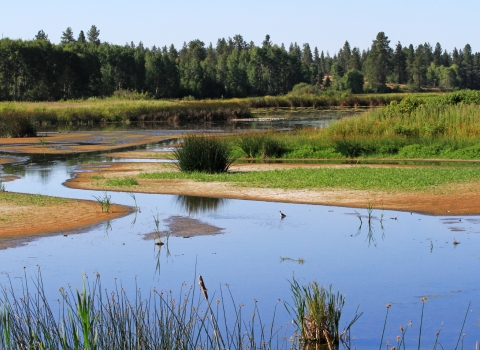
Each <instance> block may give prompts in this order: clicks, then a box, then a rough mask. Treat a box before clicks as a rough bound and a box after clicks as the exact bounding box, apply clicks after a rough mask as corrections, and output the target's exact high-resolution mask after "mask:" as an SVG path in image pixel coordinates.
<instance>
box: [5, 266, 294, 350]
mask: <svg viewBox="0 0 480 350" xmlns="http://www.w3.org/2000/svg"><path fill="white" fill-rule="evenodd" d="M22 288H23V290H22V295H17V294H16V293H15V291H14V288H13V286H12V283H10V286H9V287H8V288H7V287H4V288H3V289H2V291H1V293H0V306H1V307H0V348H2V349H8V350H17V349H65V350H66V349H90V350H93V349H185V350H187V349H188V350H189V349H219V348H223V349H247V348H250V349H273V348H275V347H283V348H287V347H288V345H289V344H288V343H287V342H288V341H287V340H286V339H284V338H283V337H282V336H280V334H279V330H280V329H276V328H275V326H274V318H273V320H272V323H271V324H264V323H263V322H262V320H261V318H260V314H259V309H258V306H257V304H255V307H254V309H253V315H252V316H251V318H249V319H244V317H243V305H240V306H239V307H238V306H236V305H235V303H234V299H233V296H232V294H231V292H230V289H229V288H228V287H227V288H228V294H229V295H230V299H231V301H232V307H231V308H230V309H233V313H232V314H231V315H230V314H228V315H227V311H226V310H227V307H230V303H229V302H228V300H225V298H224V294H223V291H222V290H221V292H220V297H219V299H218V300H215V301H209V300H208V299H204V298H203V297H201V295H200V294H199V293H198V292H197V288H196V287H195V284H194V285H193V286H191V287H190V288H184V287H182V290H181V291H180V293H179V295H177V294H176V293H175V295H174V294H173V292H172V291H170V292H163V291H158V290H156V289H154V290H153V291H152V292H151V293H150V294H149V296H148V297H147V298H145V297H144V296H143V295H142V294H141V291H140V289H137V291H136V293H135V295H134V298H133V300H131V299H129V298H128V296H127V294H126V291H125V290H124V288H123V287H122V286H121V285H120V286H119V285H117V284H115V288H114V290H113V291H107V290H104V289H103V288H102V285H101V280H100V275H99V274H97V275H96V278H95V279H94V281H93V282H92V283H90V282H89V281H88V279H87V278H84V280H83V284H82V288H81V290H80V291H79V290H73V289H72V288H71V287H70V288H68V289H64V288H61V289H60V298H59V300H58V305H57V306H56V307H52V306H51V305H50V304H49V298H47V296H46V295H45V292H44V287H43V281H42V278H41V274H40V273H39V274H38V277H37V279H36V280H34V288H33V290H31V288H30V285H29V283H28V279H27V276H25V279H24V280H23V285H22ZM205 290H206V289H205ZM214 297H215V294H214V293H212V299H213V298H214ZM224 304H227V306H225V305H224ZM56 313H58V316H57V317H55V316H54V315H55V314H56ZM274 314H275V313H274ZM220 319H221V320H225V321H222V322H220V321H219V320H220ZM230 321H232V322H230Z"/></svg>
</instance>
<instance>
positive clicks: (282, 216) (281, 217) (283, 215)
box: [280, 210, 286, 220]
mask: <svg viewBox="0 0 480 350" xmlns="http://www.w3.org/2000/svg"><path fill="white" fill-rule="evenodd" d="M284 217H286V215H285V214H284V213H282V211H281V210H280V220H282V219H283V218H284Z"/></svg>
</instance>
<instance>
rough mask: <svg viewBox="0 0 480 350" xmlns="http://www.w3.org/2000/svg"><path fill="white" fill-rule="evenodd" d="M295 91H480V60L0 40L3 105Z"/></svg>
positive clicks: (385, 50) (408, 52)
mask: <svg viewBox="0 0 480 350" xmlns="http://www.w3.org/2000/svg"><path fill="white" fill-rule="evenodd" d="M299 83H305V84H309V85H312V86H314V87H316V88H318V91H322V90H326V89H333V90H348V91H351V92H353V93H359V92H364V91H366V92H385V91H388V90H389V89H391V86H392V85H391V84H407V85H408V86H409V88H410V89H413V90H420V89H422V88H424V87H440V88H445V89H455V88H468V89H480V53H478V52H477V53H473V52H472V49H471V47H470V45H469V44H467V45H465V46H464V48H463V49H460V50H457V49H456V48H454V50H453V51H452V52H448V51H447V50H444V49H443V48H442V46H441V45H440V43H437V44H436V45H435V47H432V46H431V45H430V44H429V43H425V44H420V45H417V46H416V47H414V46H413V45H412V44H410V45H409V46H403V45H402V44H401V43H400V42H398V43H397V44H396V45H395V47H394V48H392V47H391V46H390V41H389V39H388V37H387V36H386V35H385V34H384V33H383V32H380V33H378V35H377V36H376V38H375V40H373V42H372V45H371V47H369V48H367V49H366V50H362V51H360V49H359V48H358V47H353V48H352V47H351V46H350V44H349V43H348V41H346V42H345V44H344V45H343V47H342V48H340V49H339V50H338V52H337V53H335V54H334V55H333V56H330V54H329V53H328V51H327V52H326V54H325V53H324V51H321V52H320V51H319V50H318V49H317V47H315V48H314V49H313V50H312V49H311V47H310V45H309V44H308V43H305V44H303V45H302V46H299V45H298V44H297V43H292V44H290V46H289V47H288V49H287V48H286V47H285V46H284V45H283V44H281V45H280V46H279V45H277V44H273V43H272V41H271V40H270V36H269V35H267V36H266V37H265V40H264V41H263V42H262V43H261V45H259V46H257V45H255V44H254V43H253V42H249V43H247V42H246V41H245V40H244V39H243V37H242V36H241V35H235V36H234V37H233V38H228V39H225V38H221V39H218V41H217V43H216V45H215V46H214V45H212V44H211V43H210V45H208V46H206V45H205V43H204V42H202V41H200V40H198V39H197V40H193V41H190V42H188V43H184V44H183V46H182V47H181V48H180V49H177V48H175V46H174V45H170V46H169V47H167V46H164V47H161V48H160V47H156V46H153V47H151V48H147V47H144V45H143V44H142V42H140V43H139V44H137V45H135V44H134V43H133V42H132V43H130V44H128V43H127V44H125V45H123V46H122V45H114V44H110V43H108V42H101V40H100V30H99V29H98V28H97V27H96V26H92V27H91V28H90V30H88V31H87V33H84V32H83V31H80V33H79V35H78V36H77V37H76V38H75V36H74V33H73V30H72V29H71V28H70V27H69V28H67V29H66V30H65V31H64V32H63V33H62V35H61V42H60V44H54V43H51V42H50V40H49V38H48V35H47V34H46V33H45V32H44V31H43V30H40V31H39V32H38V33H37V35H35V37H34V39H33V40H11V39H8V38H5V39H2V40H0V100H4V101H5V100H8V101H12V100H14V101H54V100H61V99H85V98H89V97H102V96H111V95H112V94H114V93H115V91H119V90H131V91H136V92H139V93H148V94H149V95H150V96H152V97H154V98H185V97H188V98H189V97H193V98H222V97H224V98H231V97H248V96H264V95H279V94H286V93H288V92H289V91H291V90H292V88H293V87H294V86H295V85H297V84H299ZM387 84H388V85H387ZM389 86H390V87H389Z"/></svg>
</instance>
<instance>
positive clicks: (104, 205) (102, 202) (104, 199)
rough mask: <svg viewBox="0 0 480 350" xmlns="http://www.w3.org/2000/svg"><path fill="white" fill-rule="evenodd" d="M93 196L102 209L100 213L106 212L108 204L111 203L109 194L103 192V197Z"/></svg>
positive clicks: (108, 207)
mask: <svg viewBox="0 0 480 350" xmlns="http://www.w3.org/2000/svg"><path fill="white" fill-rule="evenodd" d="M93 198H95V199H96V200H97V202H98V204H100V208H101V209H102V213H108V211H109V210H110V206H111V205H112V201H111V199H112V196H110V195H109V194H107V192H105V193H104V194H103V197H101V196H93Z"/></svg>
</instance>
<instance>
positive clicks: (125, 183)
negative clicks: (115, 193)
mask: <svg viewBox="0 0 480 350" xmlns="http://www.w3.org/2000/svg"><path fill="white" fill-rule="evenodd" d="M105 185H106V186H114V187H132V186H137V185H138V181H137V179H135V178H134V177H131V176H129V177H121V178H120V177H114V178H109V179H107V181H106V182H105Z"/></svg>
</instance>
